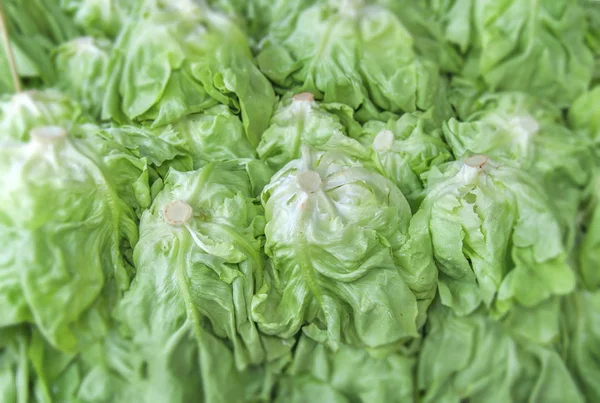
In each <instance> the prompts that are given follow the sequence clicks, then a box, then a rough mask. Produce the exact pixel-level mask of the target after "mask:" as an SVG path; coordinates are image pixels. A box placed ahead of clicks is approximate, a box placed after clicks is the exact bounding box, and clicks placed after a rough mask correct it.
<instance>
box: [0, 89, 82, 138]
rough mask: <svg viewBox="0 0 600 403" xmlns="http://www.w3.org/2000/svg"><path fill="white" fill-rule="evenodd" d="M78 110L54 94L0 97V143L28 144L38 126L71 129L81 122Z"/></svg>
mask: <svg viewBox="0 0 600 403" xmlns="http://www.w3.org/2000/svg"><path fill="white" fill-rule="evenodd" d="M84 121H86V119H85V118H84V117H83V116H82V110H81V106H80V105H78V104H77V103H76V102H75V101H73V100H72V99H70V98H69V97H67V96H66V95H65V94H63V93H61V92H59V91H57V90H54V89H47V90H41V91H38V90H28V91H24V92H21V93H18V94H14V95H4V96H2V97H0V141H2V142H10V141H27V140H29V132H30V131H31V130H32V129H33V128H35V127H37V126H45V125H47V126H63V127H65V128H67V129H71V128H72V127H73V126H74V125H75V124H76V123H79V122H84Z"/></svg>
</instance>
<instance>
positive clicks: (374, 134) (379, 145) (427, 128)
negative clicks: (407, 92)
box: [360, 110, 453, 211]
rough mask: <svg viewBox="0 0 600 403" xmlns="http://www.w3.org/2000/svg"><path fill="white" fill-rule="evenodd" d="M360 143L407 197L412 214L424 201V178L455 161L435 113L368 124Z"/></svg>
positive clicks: (417, 113)
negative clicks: (437, 168) (433, 115)
mask: <svg viewBox="0 0 600 403" xmlns="http://www.w3.org/2000/svg"><path fill="white" fill-rule="evenodd" d="M360 141H361V142H362V143H363V144H365V145H367V146H368V147H370V148H372V149H373V151H374V152H375V153H376V155H377V158H378V159H379V161H380V164H381V167H382V171H383V172H385V174H386V175H388V176H389V178H390V179H391V180H392V182H394V183H395V184H396V185H397V186H398V187H399V188H400V190H401V191H402V193H403V194H404V195H405V196H406V199H407V200H408V202H409V203H410V205H411V208H412V210H413V211H416V210H417V208H418V207H419V205H420V204H421V202H422V200H423V198H424V197H425V192H424V190H423V188H424V185H423V181H422V179H421V175H422V174H423V173H425V172H427V171H429V170H430V169H431V167H433V166H436V165H439V164H442V163H444V162H447V161H449V160H451V159H453V156H452V153H451V151H450V148H449V147H448V146H447V145H446V143H444V141H443V139H442V132H441V128H440V126H439V125H437V124H435V122H434V119H433V117H432V111H431V110H429V111H427V112H413V113H406V114H404V115H402V116H401V117H400V118H398V119H390V120H388V121H387V122H386V123H384V122H380V121H376V120H373V121H369V122H367V123H365V125H364V129H363V133H362V135H361V137H360Z"/></svg>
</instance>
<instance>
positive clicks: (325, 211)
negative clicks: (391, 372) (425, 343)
mask: <svg viewBox="0 0 600 403" xmlns="http://www.w3.org/2000/svg"><path fill="white" fill-rule="evenodd" d="M262 202H263V205H264V207H265V218H266V221H267V225H266V227H265V236H266V244H265V252H266V253H267V255H268V256H269V257H270V260H269V264H268V265H267V266H266V268H265V273H264V278H263V281H262V284H261V285H260V288H259V289H258V290H257V292H256V295H255V296H254V298H253V302H252V314H253V318H254V320H256V321H257V323H258V324H259V328H260V329H261V330H262V331H263V332H265V333H267V334H273V335H278V336H280V337H284V338H285V337H290V336H292V335H293V334H295V333H296V332H298V331H299V330H300V329H301V328H303V331H304V333H306V334H308V335H309V336H310V337H312V338H313V339H315V340H317V341H321V342H324V343H326V344H327V345H328V346H330V347H331V348H333V349H337V348H338V346H339V344H340V343H342V342H345V343H347V344H351V345H359V346H361V345H362V346H367V347H372V348H377V347H384V346H386V345H391V344H394V343H398V342H402V341H405V340H406V339H408V338H412V337H417V336H418V334H417V329H418V327H419V326H420V325H422V323H423V321H424V315H425V310H426V307H427V305H428V304H429V302H430V301H431V298H432V297H433V293H434V289H435V285H434V284H435V278H436V272H435V268H434V266H433V261H432V259H431V254H430V249H429V245H428V244H427V243H426V242H423V243H422V244H416V243H414V242H413V241H412V240H411V239H409V233H410V231H411V229H412V228H409V225H410V217H411V214H410V207H409V205H408V203H407V202H406V199H405V198H404V196H403V195H402V193H401V192H400V190H399V189H398V188H397V187H396V186H395V185H394V184H393V183H392V182H391V181H389V180H388V179H386V178H385V177H383V176H382V175H380V174H378V173H377V172H375V171H372V170H370V169H369V168H367V167H365V166H363V165H362V164H361V163H360V161H358V160H356V159H355V158H353V157H350V156H347V155H344V154H341V153H336V152H333V151H326V152H322V151H314V150H310V149H308V148H304V151H303V154H302V157H301V158H299V159H297V160H293V161H292V162H290V163H288V164H287V165H286V166H284V167H283V168H282V169H281V170H280V171H279V172H277V173H276V174H275V176H273V178H272V179H271V182H270V183H269V185H267V186H266V187H265V189H264V191H263V193H262ZM305 325H306V326H305ZM303 326H305V327H303Z"/></svg>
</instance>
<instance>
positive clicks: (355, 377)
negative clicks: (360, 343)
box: [274, 336, 414, 403]
mask: <svg viewBox="0 0 600 403" xmlns="http://www.w3.org/2000/svg"><path fill="white" fill-rule="evenodd" d="M413 367H414V359H412V358H408V357H404V356H401V355H398V354H390V355H388V356H386V357H385V358H374V357H371V356H370V355H369V353H368V352H367V351H366V350H362V349H356V348H353V347H350V346H347V345H341V346H340V348H339V350H338V351H337V352H333V351H331V350H329V349H327V347H325V346H324V345H322V344H319V343H316V342H315V341H314V340H312V339H310V338H308V337H306V336H301V338H300V341H299V342H298V346H297V347H296V349H295V353H294V359H293V361H292V363H291V365H290V367H289V368H288V369H287V370H286V372H285V376H283V377H282V378H281V379H280V380H279V383H278V385H277V389H276V396H275V399H274V401H275V402H298V403H299V402H306V401H320V402H327V403H330V402H410V401H413V395H414V390H413V389H414V385H413V382H414V373H413Z"/></svg>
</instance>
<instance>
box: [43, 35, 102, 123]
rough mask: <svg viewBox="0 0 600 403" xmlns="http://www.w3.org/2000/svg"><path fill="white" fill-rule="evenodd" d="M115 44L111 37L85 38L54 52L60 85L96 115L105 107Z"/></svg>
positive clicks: (57, 82) (66, 92) (75, 40)
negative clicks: (111, 57) (104, 102)
mask: <svg viewBox="0 0 600 403" xmlns="http://www.w3.org/2000/svg"><path fill="white" fill-rule="evenodd" d="M111 46H112V45H111V43H110V42H109V41H108V40H103V39H94V38H92V37H81V38H77V39H74V40H72V41H69V42H66V43H64V44H62V45H61V46H59V47H58V48H57V49H56V51H55V52H54V54H53V62H54V66H55V68H56V74H57V81H56V85H57V86H58V87H59V88H60V89H61V90H63V91H64V92H65V94H68V95H69V96H70V97H71V98H73V99H75V100H77V101H78V102H79V103H80V104H81V105H82V106H83V108H84V109H85V111H86V112H87V113H88V114H89V115H90V116H92V117H94V118H98V117H99V116H100V110H101V108H102V100H103V97H104V92H105V87H106V81H107V79H108V75H109V70H108V64H109V60H110V49H111Z"/></svg>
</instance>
